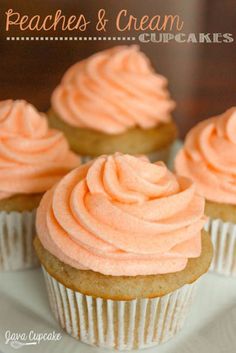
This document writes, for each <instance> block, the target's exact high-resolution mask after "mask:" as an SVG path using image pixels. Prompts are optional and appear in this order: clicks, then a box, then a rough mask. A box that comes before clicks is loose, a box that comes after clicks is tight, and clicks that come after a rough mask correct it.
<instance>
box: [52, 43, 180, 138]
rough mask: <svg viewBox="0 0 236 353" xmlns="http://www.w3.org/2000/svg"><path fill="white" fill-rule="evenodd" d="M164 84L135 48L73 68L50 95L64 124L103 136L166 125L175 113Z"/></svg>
mask: <svg viewBox="0 0 236 353" xmlns="http://www.w3.org/2000/svg"><path fill="white" fill-rule="evenodd" d="M166 85H167V80H166V78H164V77H163V76H160V75H158V74H156V73H155V72H154V70H153V69H152V67H151V65H150V62H149V60H148V58H147V57H146V56H145V54H144V53H142V52H140V51H139V47H138V46H134V45H132V46H118V47H114V48H112V49H108V50H104V51H102V52H99V53H96V54H94V55H92V56H90V57H89V58H88V59H86V60H83V61H81V62H79V63H77V64H75V65H73V66H72V67H71V68H70V69H69V70H68V71H67V72H66V74H65V75H64V77H63V79H62V82H61V83H60V85H59V86H58V87H57V88H56V89H55V91H54V92H53V95H52V107H53V110H54V111H55V112H56V113H57V114H58V115H59V116H60V118H61V119H62V120H64V121H65V122H66V123H68V124H70V125H73V126H76V127H81V128H89V129H93V130H98V131H101V132H104V133H108V134H119V133H123V132H124V131H126V130H127V129H129V128H132V127H135V126H139V127H141V128H144V129H148V128H151V127H154V126H156V125H158V124H159V123H166V122H168V121H169V120H170V113H171V111H172V110H173V109H174V106H175V104H174V102H173V101H172V100H171V99H170V96H169V92H168V91H167V89H166Z"/></svg>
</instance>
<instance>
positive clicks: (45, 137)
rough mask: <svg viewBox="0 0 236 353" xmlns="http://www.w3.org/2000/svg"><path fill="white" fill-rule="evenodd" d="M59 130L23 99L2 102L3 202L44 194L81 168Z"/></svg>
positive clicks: (0, 184) (0, 182) (0, 193)
mask: <svg viewBox="0 0 236 353" xmlns="http://www.w3.org/2000/svg"><path fill="white" fill-rule="evenodd" d="M79 163H80V159H79V157H77V156H76V155H75V154H73V153H72V152H71V151H70V150H69V146H68V143H67V141H66V139H65V137H64V136H63V134H62V133H61V132H59V131H56V130H52V129H49V128H48V123H47V119H46V117H45V116H44V115H43V114H42V113H39V112H38V111H37V110H36V109H35V108H34V107H33V106H32V105H31V104H29V103H27V102H25V101H23V100H16V101H13V100H5V101H1V102H0V199H4V198H7V197H10V196H13V195H15V194H32V193H42V192H45V191H46V190H48V189H49V188H50V187H51V186H52V185H53V184H55V182H58V180H59V179H60V178H61V177H62V176H63V175H65V174H66V173H67V172H69V171H70V170H71V169H72V168H75V167H77V166H78V165H79Z"/></svg>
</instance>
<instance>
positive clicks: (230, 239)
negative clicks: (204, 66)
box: [175, 107, 236, 276]
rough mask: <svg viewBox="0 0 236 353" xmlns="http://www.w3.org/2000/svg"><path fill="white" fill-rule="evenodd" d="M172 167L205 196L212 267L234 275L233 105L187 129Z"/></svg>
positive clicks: (235, 181) (235, 147)
mask: <svg viewBox="0 0 236 353" xmlns="http://www.w3.org/2000/svg"><path fill="white" fill-rule="evenodd" d="M175 168H176V171H177V173H178V174H179V175H184V176H187V177H189V178H191V179H192V180H193V181H194V182H195V184H196V186H197V190H198V192H199V194H201V195H203V196H204V197H205V198H206V208H205V213H206V215H207V216H208V217H209V220H208V222H207V224H206V229H207V230H208V231H209V233H210V235H211V238H212V242H213V245H214V257H213V261H212V264H211V269H212V270H213V271H215V272H217V273H220V274H224V275H232V276H236V107H234V108H231V109H229V110H227V111H226V112H225V113H223V114H221V115H219V116H216V117H213V118H210V119H207V120H204V121H203V122H201V123H199V124H198V125H197V126H195V127H194V128H193V129H192V130H190V132H189V133H188V135H187V137H186V141H185V144H184V147H183V148H182V149H181V150H180V152H179V153H178V155H177V157H176V160H175Z"/></svg>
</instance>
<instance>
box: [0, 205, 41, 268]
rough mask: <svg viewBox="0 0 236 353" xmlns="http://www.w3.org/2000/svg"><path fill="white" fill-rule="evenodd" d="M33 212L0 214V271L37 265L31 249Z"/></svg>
mask: <svg viewBox="0 0 236 353" xmlns="http://www.w3.org/2000/svg"><path fill="white" fill-rule="evenodd" d="M35 234H36V231H35V210H33V211H24V212H16V211H12V212H5V211H1V212H0V271H10V270H23V269H27V268H31V267H35V266H37V265H39V261H38V259H37V256H36V254H35V251H34V248H33V238H34V237H35Z"/></svg>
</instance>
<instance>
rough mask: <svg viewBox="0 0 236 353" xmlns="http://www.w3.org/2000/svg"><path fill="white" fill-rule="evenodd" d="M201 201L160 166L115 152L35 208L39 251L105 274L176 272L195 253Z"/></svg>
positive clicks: (62, 183)
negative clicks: (42, 248) (42, 247)
mask: <svg viewBox="0 0 236 353" xmlns="http://www.w3.org/2000/svg"><path fill="white" fill-rule="evenodd" d="M204 203H205V202H204V198H202V197H201V196H199V195H197V194H196V192H195V186H194V184H193V183H192V181H190V180H189V179H187V178H185V177H176V176H175V175H174V174H172V173H171V172H170V171H168V169H167V168H166V166H165V165H164V164H163V163H162V162H157V163H156V164H152V163H150V162H149V161H148V160H147V159H146V158H144V157H141V158H137V157H133V156H130V155H122V154H119V153H116V154H115V155H112V156H101V157H99V158H97V159H95V160H94V161H91V162H89V163H87V164H85V165H82V166H80V167H78V168H76V169H75V170H73V171H72V172H70V173H69V174H67V175H66V176H65V177H64V178H63V179H62V180H61V181H60V182H59V183H58V184H57V185H56V186H55V187H54V188H53V189H51V190H50V191H48V192H47V193H46V194H45V195H44V197H43V199H42V201H41V204H40V206H39V209H38V212H37V217H36V228H37V233H38V236H39V238H40V240H41V242H42V244H43V246H44V247H45V248H46V249H47V250H48V251H49V252H51V253H52V254H54V255H55V256H56V257H57V258H58V259H60V260H61V261H62V262H64V263H67V264H69V265H71V266H72V267H74V268H77V269H90V270H93V271H96V272H100V273H103V274H105V275H113V276H119V275H124V276H136V275H150V274H164V273H170V272H177V271H180V270H183V269H184V268H185V266H186V264H187V261H188V259H189V258H194V257H198V256H199V255H200V253H201V230H202V228H203V226H204V223H205V217H204Z"/></svg>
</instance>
